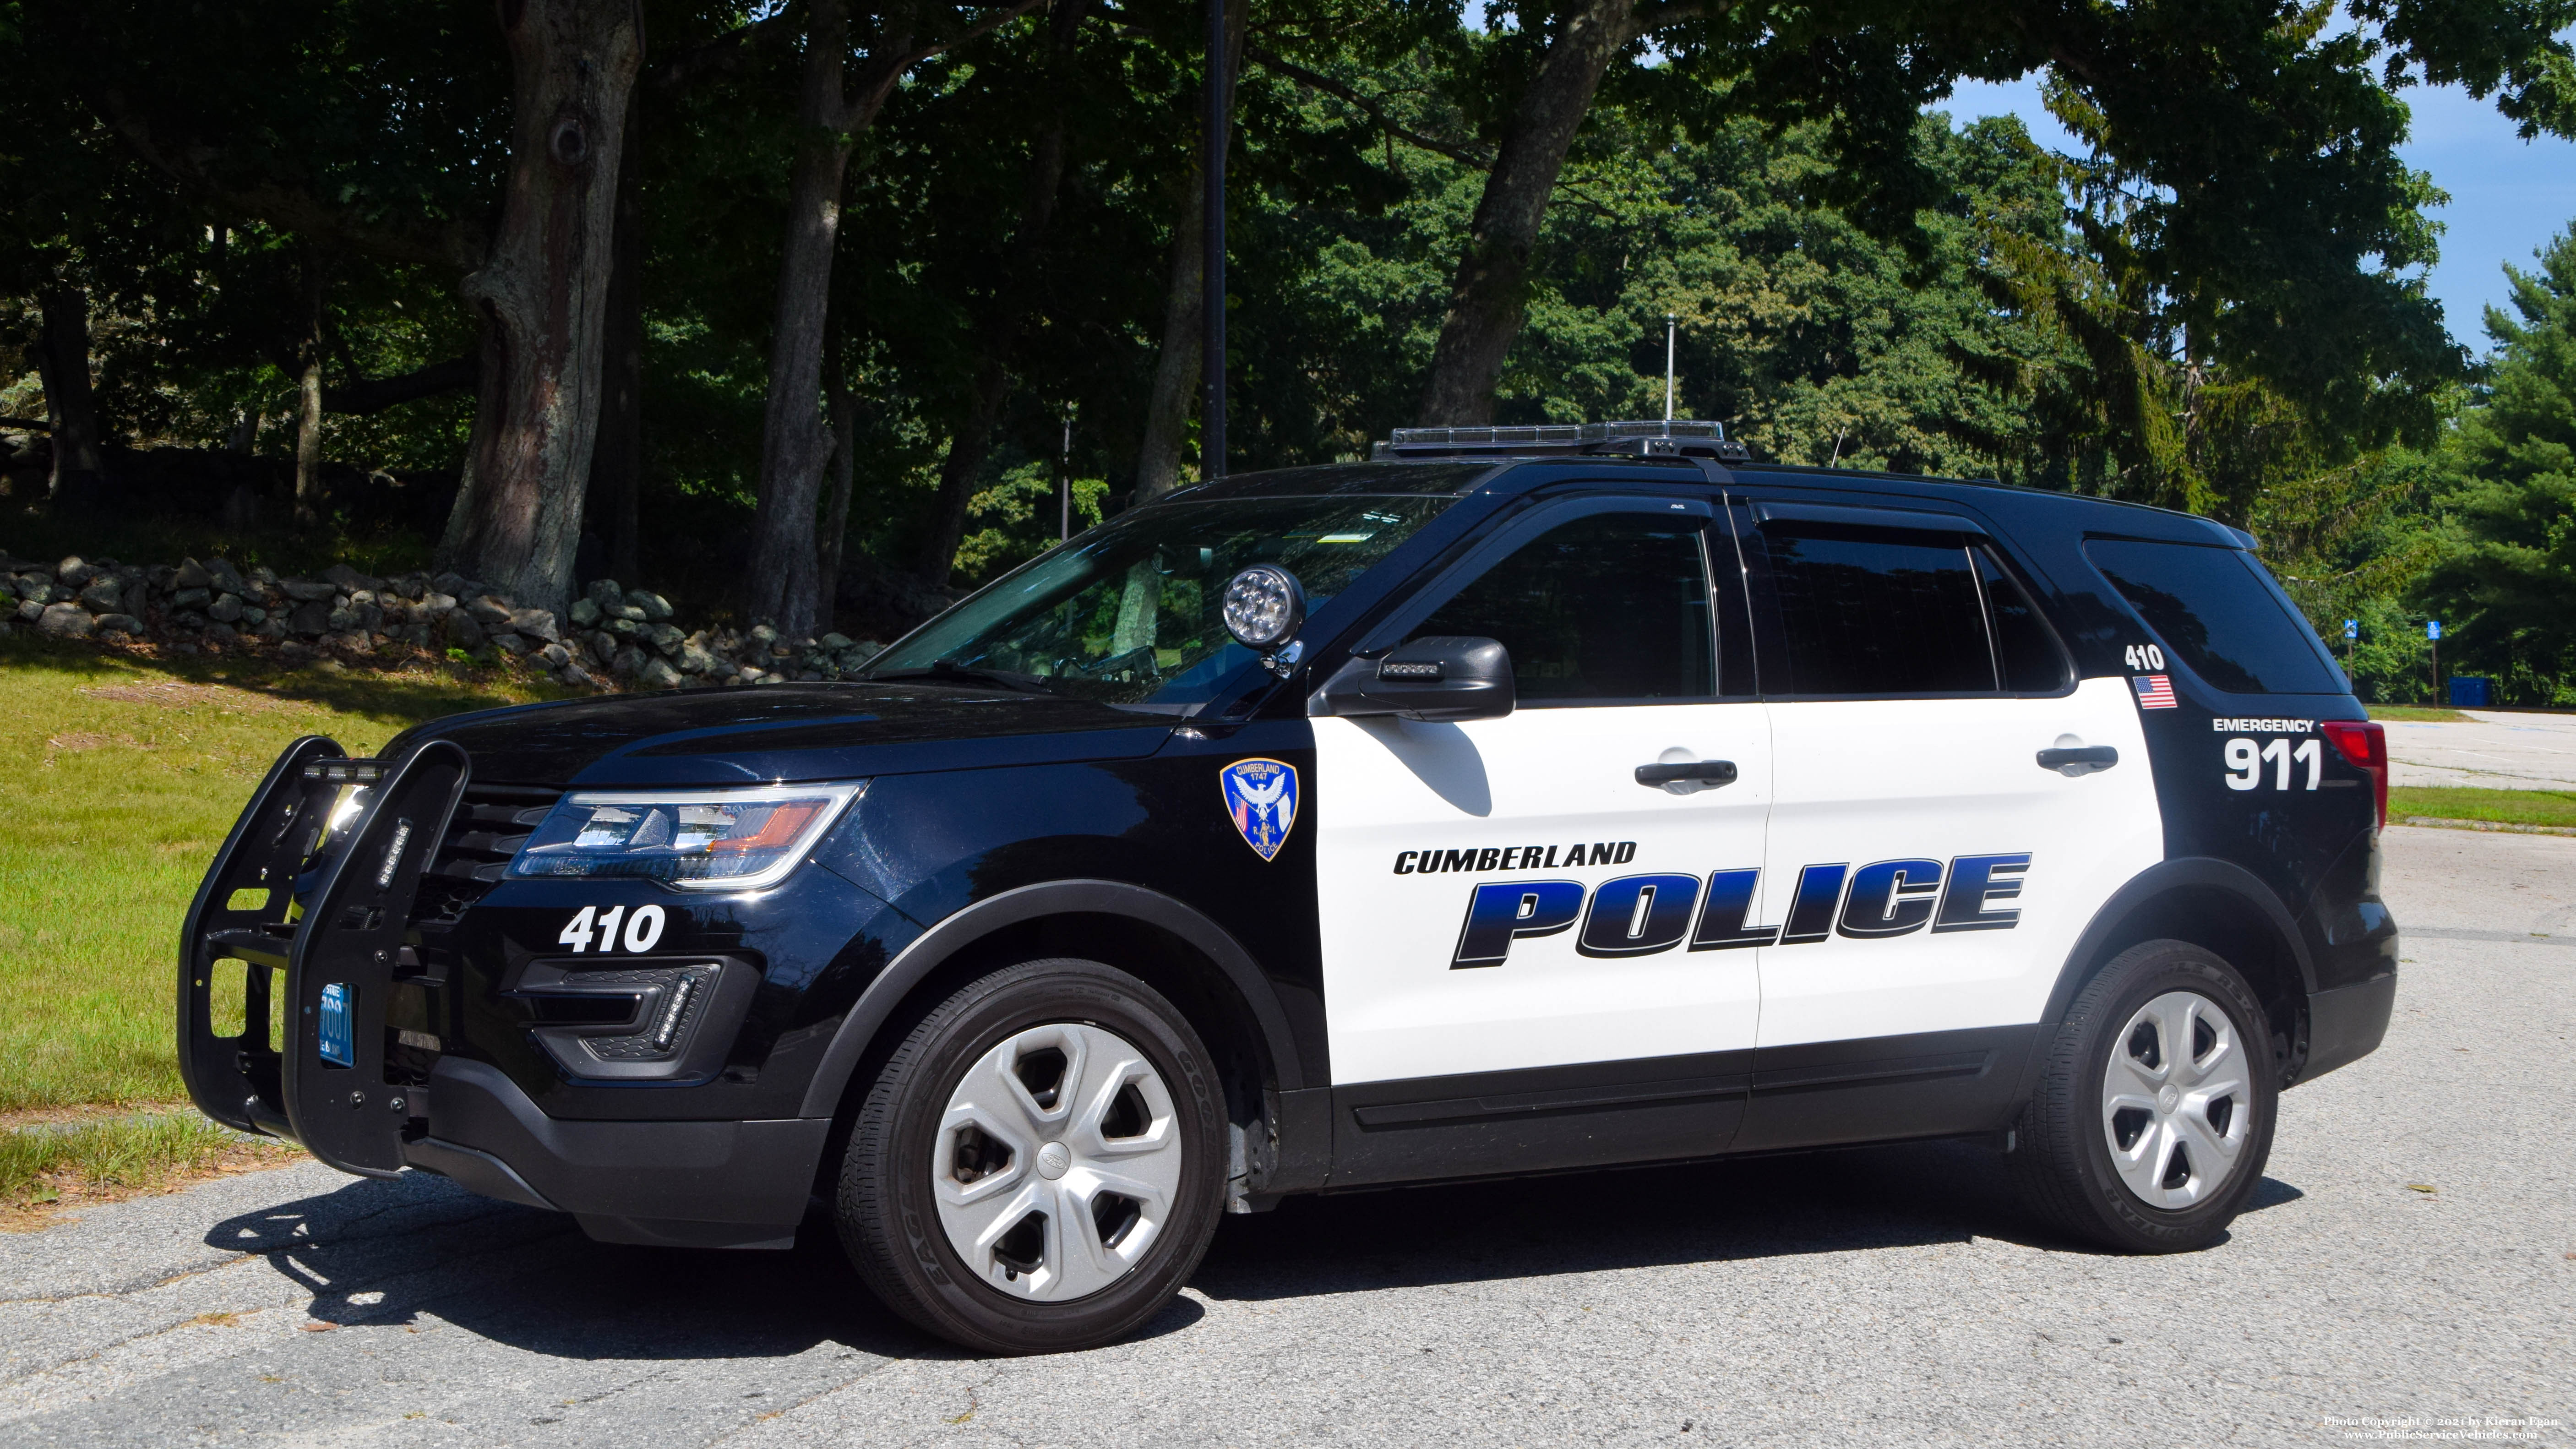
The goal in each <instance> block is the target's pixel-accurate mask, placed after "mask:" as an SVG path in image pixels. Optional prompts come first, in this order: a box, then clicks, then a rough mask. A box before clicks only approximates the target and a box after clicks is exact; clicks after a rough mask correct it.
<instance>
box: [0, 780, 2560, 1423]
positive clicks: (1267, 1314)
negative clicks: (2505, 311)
mask: <svg viewBox="0 0 2576 1449" xmlns="http://www.w3.org/2000/svg"><path fill="white" fill-rule="evenodd" d="M2392 733H2394V731H2392ZM2388 866H2389V869H2388V879H2387V894H2388V896H2389V897H2390V899H2391V901H2392V904H2393V906H2394V908H2395V910H2396V911H2397V913H2398V918H2399V920H2400V921H2401V922H2403V923H2404V924H2405V925H2406V927H2407V928H2408V931H2409V935H2408V942H2407V948H2406V956H2407V960H2408V962H2409V965H2408V967H2407V970H2406V974H2405V975H2404V977H2403V979H2402V981H2401V984H2400V991H2399V997H2398V1013H2397V1018H2396V1021H2395V1024H2394V1025H2393V1026H2392V1028H2391V1031H2390V1034H2389V1038H2388V1042H2387V1045H2386V1046H2385V1047H2384V1048H2383V1049H2382V1050H2381V1051H2380V1052H2379V1053H2378V1054H2377V1055H2375V1056H2372V1057H2370V1058H2368V1059H2366V1060H2365V1061H2363V1062H2362V1063H2360V1064H2359V1065H2357V1066H2355V1067H2352V1068H2350V1069H2347V1070H2346V1071H2344V1072H2341V1073H2338V1074H2335V1075H2333V1076H2329V1077H2327V1078H2324V1079H2322V1080H2321V1081H2319V1082H2317V1083H2316V1084H2314V1085H2312V1086H2309V1087H2304V1088H2302V1089H2300V1090H2298V1091H2295V1092H2292V1093H2290V1094H2289V1095H2287V1096H2286V1097H2285V1098H2283V1102H2282V1123H2281V1129H2280V1134H2279V1143H2278V1146H2277V1147H2276V1149H2275V1151H2274V1153H2273V1157H2272V1162H2271V1167H2270V1173H2269V1178H2268V1180H2267V1181H2266V1182H2265V1184H2264V1185H2263V1188H2262V1190H2261V1191H2260V1193H2259V1194H2258V1195H2257V1197H2256V1199H2255V1204H2254V1209H2253V1210H2252V1211H2251V1212H2249V1213H2247V1214H2246V1215H2245V1216H2244V1217H2243V1218H2241V1219H2240V1220H2239V1221H2238V1223H2237V1225H2236V1228H2235V1230H2234V1233H2233V1235H2232V1237H2231V1239H2230V1240H2229V1241H2227V1242H2225V1243H2223V1244H2222V1245H2220V1246H2219V1247H2217V1248H2214V1249H2212V1250H2210V1251H2207V1252H2203V1253H2197V1254H2191V1255H2186V1256H2180V1257H2172V1258H2117V1257H2108V1256H2103V1255H2099V1254H2096V1253H2092V1252H2088V1251H2084V1250H2080V1249H2076V1248H2072V1247H2070V1246H2068V1245H2066V1244H2064V1243H2062V1242H2059V1241H2056V1240H2054V1239H2051V1238H2048V1237H2046V1236H2044V1235H2041V1234H2039V1233H2037V1232H2035V1231H2034V1230H2032V1229H2030V1228H2029V1227H2027V1226H2026V1225H2025V1224H2024V1223H2023V1222H2022V1220H2021V1219H2020V1217H2019V1216H2018V1215H2017V1214H2016V1212H2015V1211H2014V1209H2013V1207H2012V1205H2011V1203H2010V1200H2009V1199H2008V1198H2007V1197H2006V1196H2005V1195H2004V1193H2003V1192H2002V1190H2001V1184H2000V1183H1999V1181H1998V1180H1997V1173H1996V1171H1995V1160H1994V1159H1993V1158H1992V1157H1991V1156H1989V1155H1988V1154H1987V1153H1986V1152H1985V1151H1984V1150H1983V1149H1980V1148H1976V1147H1971V1146H1965V1145H1956V1144H1935V1145H1917V1146H1907V1147H1896V1148H1881V1149H1871V1150H1867V1151H1858V1152H1846V1153H1835V1154H1821V1155H1813V1156H1806V1157H1795V1158H1782V1159H1773V1160H1766V1161H1753V1162H1742V1163H1734V1164H1722V1165H1714V1166H1694V1167H1680V1168H1661V1169H1652V1170H1641V1171H1629V1172H1609V1173H1592V1174H1584V1175H1579V1176H1571V1177H1562V1178H1555V1179H1549V1180H1544V1181H1539V1182H1520V1183H1503V1184H1497V1185H1492V1186H1470V1187H1444V1188H1437V1189H1428V1190H1420V1191H1412V1192H1395V1193H1377V1194H1370V1195H1365V1196H1354V1197H1347V1198H1336V1199H1323V1200H1313V1199H1309V1200H1301V1201H1292V1202H1290V1203H1289V1204H1287V1205H1286V1206H1284V1207H1282V1208H1281V1209H1280V1210H1279V1211H1277V1212H1275V1213H1272V1214H1269V1215H1266V1216H1258V1217H1251V1218H1233V1219H1229V1220H1227V1222H1226V1224H1225V1226H1224V1229H1223V1230H1222V1232H1221V1233H1220V1234H1219V1236H1218V1239H1217V1242H1216V1246H1215V1249H1214V1251H1213V1252H1212V1253H1211V1254H1210V1256H1209V1258H1208V1261H1207V1264H1206V1266H1205V1267H1204V1268H1203V1269H1202V1270H1201V1271H1200V1273H1199V1275H1198V1277H1197V1279H1196V1280H1195V1282H1194V1283H1193V1285H1192V1287H1191V1289H1190V1290H1189V1292H1188V1293H1187V1294H1186V1295H1185V1296H1184V1298H1183V1299H1182V1300H1181V1301H1180V1302H1179V1303H1178V1304H1176V1305H1175V1306H1174V1307H1173V1308H1172V1310H1171V1311H1170V1312H1168V1313H1167V1314H1165V1315H1164V1317H1163V1318H1162V1319H1161V1320H1159V1321H1158V1322H1157V1323H1156V1324H1155V1325H1154V1327H1153V1330H1152V1331H1151V1332H1150V1333H1149V1334H1148V1335H1146V1336H1145V1337H1143V1338H1142V1339H1140V1340H1138V1341H1134V1342H1130V1343H1126V1344H1122V1345H1119V1346H1116V1347H1113V1348H1109V1349H1105V1350H1101V1351H1098V1352H1094V1353H1088V1354H1079V1355H1070V1356H1064V1357H1058V1358H1047V1359H1023V1360H1003V1361H996V1360H979V1359H975V1358H971V1357H967V1356H965V1355H962V1354H960V1353H958V1352H956V1351H954V1350H951V1349H948V1348H946V1347H944V1346H942V1345H940V1344H937V1343H935V1342H932V1341H930V1340H928V1339H925V1338H923V1337H921V1336H920V1335H918V1334H915V1333H914V1332H912V1331H911V1330H909V1329H907V1328H905V1327H904V1326H903V1325H901V1324H900V1323H898V1322H896V1321H894V1320H892V1319H891V1318H890V1317H889V1316H888V1315H886V1314H885V1313H883V1312H882V1311H880V1310H879V1309H878V1308H877V1307H876V1306H875V1305H874V1303H873V1302H872V1301H871V1300H870V1299H869V1298H868V1297H867V1295H866V1293H865V1291H864V1290H863V1289H862V1288H860V1286H859V1285H858V1283H857V1282H856V1280H855V1279H854V1278H853V1277H852V1276H851V1274H850V1273H849V1271H848V1270H847V1269H846V1268H845V1267H843V1266H842V1263H841V1260H840V1257H839V1253H838V1250H837V1248H836V1247H835V1245H833V1244H832V1243H830V1242H829V1241H825V1240H822V1239H821V1235H817V1234H814V1233H811V1232H809V1234H808V1239H809V1240H808V1241H807V1242H805V1243H804V1244H803V1245H802V1246H801V1247H800V1248H799V1249H798V1250H797V1251H795V1252H794V1253H792V1254H756V1253H755V1254H731V1255H718V1254H689V1253H680V1252H665V1251H658V1250H648V1249H637V1248H618V1247H602V1246H598V1245H595V1244H592V1243H589V1242H588V1241H586V1240H585V1239H583V1238H582V1237H581V1236H580V1235H579V1234H578V1233H576V1232H574V1231H572V1229H571V1226H570V1224H569V1223H568V1222H567V1221H565V1220H564V1219H562V1218H559V1217H556V1216H553V1215H550V1214H545V1213H539V1212H534V1211H529V1210H524V1209H520V1208H516V1207H511V1206H507V1205H504V1204H500V1203H495V1202H490V1201H486V1200H483V1199H479V1198H474V1197H470V1196H467V1195H465V1194H463V1193H461V1192H459V1191H456V1190H455V1189H453V1188H451V1187H449V1186H447V1185H446V1184H445V1183H443V1182H442V1181H440V1180H438V1179H435V1178H429V1177H424V1176H422V1175H420V1174H411V1175H409V1176H407V1177H406V1178H404V1179H403V1180H401V1181H398V1182H361V1181H353V1180H351V1179H348V1178H345V1177H342V1176H341V1175H339V1174H337V1173H334V1172H331V1171H329V1170H327V1169H324V1168H321V1167H318V1166H312V1165H306V1166H301V1167H295V1168H288V1169H282V1170H277V1171H271V1172H263V1173H255V1174H249V1175H246V1176H242V1177H236V1178H232V1179H228V1180H224V1181H221V1182H217V1183H213V1184H210V1185H207V1186H203V1187H200V1188H197V1189H195V1190H193V1191H190V1192H187V1193H183V1194H178V1195H174V1196H169V1197H161V1198H150V1199H143V1200H138V1201H134V1202H129V1203H125V1204H121V1205H116V1206H111V1207H106V1208H100V1209H95V1210H92V1211H91V1212H90V1213H89V1214H88V1215H87V1216H86V1217H85V1218H83V1219H81V1220H79V1221H76V1222H69V1223H65V1224H62V1225H59V1226H56V1227H54V1228H51V1229H49V1230H47V1231H44V1232H41V1233H35V1234H26V1235H19V1236H14V1237H8V1238H0V1344H5V1353H6V1366H5V1370H0V1375H5V1376H4V1377H0V1442H6V1443H11V1444H57V1443H59V1444H108V1443H115V1444H135V1443H195V1442H210V1443H211V1442H220V1443H227V1444H229V1443H256V1442H265V1441H268V1440H272V1439H273V1440H292V1441H294V1442H297V1443H317V1444H319V1443H329V1444H339V1443H357V1442H364V1443H371V1444H372V1443H385V1444H413V1443H419V1444H469V1443H470V1444H531V1445H556V1444H567V1445H570V1444H602V1445H606V1444H617V1445H634V1444H654V1445H668V1444H696V1443H716V1442H723V1443H728V1444H731V1443H741V1444H769V1443H804V1442H828V1443H833V1444H925V1443H930V1444H950V1443H954V1444H959V1445H970V1444H987V1443H991V1444H1003V1443H1011V1444H1121V1445H1126V1444H1257V1443H1270V1442H1279V1441H1288V1440H1298V1441H1315V1442H1335V1443H1354V1444H1370V1445H1381V1446H1383V1445H1396V1444H1406V1443H1415V1442H1436V1443H1463V1444H1543V1443H1576V1442H1581V1443H1631V1442H1646V1441H1657V1442H1679V1443H1691V1442H1698V1441H1700V1440H1702V1439H1709V1440H1714V1441H1716V1442H1726V1443H1781V1444H1793V1443H1794V1444H1812V1443H1841V1442H1852V1443H1977V1444H1985V1443H2045V1442H2114V1441H2116V1442H2120V1443H2124V1444H2164V1443H2172V1444H2201V1443H2211V1442H2230V1443H2264V1444H2309V1443H2328V1442H2355V1441H2367V1440H2371V1439H2383V1440H2384V1439H2386V1438H2388V1437H2390V1436H2391V1434H2392V1433H2399V1434H2402V1433H2406V1432H2408V1431H2409V1430H2413V1431H2417V1432H2419V1433H2420V1434H2421V1435H2422V1436H2426V1437H2439V1436H2450V1437H2457V1435H2458V1432H2459V1430H2460V1425H2459V1424H2457V1423H2456V1422H2453V1423H2445V1422H2444V1421H2446V1420H2448V1421H2457V1420H2460V1419H2463V1418H2466V1419H2468V1420H2470V1421H2471V1422H2472V1424H2474V1425H2475V1426H2476V1431H2477V1432H2479V1433H2481V1434H2485V1433H2488V1432H2491V1431H2490V1428H2489V1426H2487V1425H2486V1424H2485V1422H2484V1421H2486V1420H2488V1419H2491V1418H2492V1419H2501V1420H2530V1419H2534V1418H2538V1419H2543V1420H2549V1421H2553V1422H2552V1423H2550V1424H2547V1425H2543V1426H2541V1427H2540V1428H2538V1429H2537V1430H2530V1431H2526V1430H2524V1429H2521V1428H2516V1427H2514V1426H2511V1425H2504V1426H2497V1428H2496V1430H2494V1432H2499V1433H2501V1434H2502V1435H2503V1436H2505V1437H2504V1438H2503V1442H2540V1443H2553V1444H2556V1443H2569V1442H2576V1435H2571V1433H2570V1431H2569V1430H2568V1428H2567V1427H2566V1421H2568V1420H2569V1419H2571V1418H2576V1114H2571V1113H2570V1112H2569V1110H2568V1108H2569V1104H2570V1103H2571V1102H2576V1066H2571V1060H2576V1058H2571V1037H2576V992H2571V986H2576V839H2565V838H2555V837H2539V836H2515V835H2491V834H2479V833H2473V832H2466V831H2444V830H2408V829H2398V830H2392V831H2391V832H2389V836H2388ZM2386 1420H2400V1421H2410V1422H2406V1423H2398V1424H2394V1425H2391V1424H2386V1423H2378V1422H2364V1421H2386ZM2412 1421H2421V1422H2420V1423H2416V1422H2412ZM2526 1434H2527V1435H2528V1437H2525V1435H2526ZM2487 1442H2496V1441H2495V1440H2493V1439H2490V1440H2487Z"/></svg>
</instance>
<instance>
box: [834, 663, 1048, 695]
mask: <svg viewBox="0 0 2576 1449" xmlns="http://www.w3.org/2000/svg"><path fill="white" fill-rule="evenodd" d="M867 679H868V682H869V683H871V684H890V683H893V682H894V681H896V680H899V679H932V680H938V681H940V682H942V683H949V682H954V683H958V684H995V685H999V686H1001V687H1002V688H1004V689H1016V690H1019V691H1020V692H1021V693H1023V694H1053V693H1055V691H1054V690H1052V689H1049V688H1047V687H1046V686H1045V685H1044V684H1041V683H1040V682H1039V681H1038V676H1036V675H1034V674H1014V673H1011V672H1009V671H1007V670H1001V669H978V668H976V667H975V666H974V665H971V664H959V663H956V662H955V661H953V660H947V659H934V660H932V661H931V663H930V667H929V668H927V669H888V670H885V671H883V672H882V673H875V674H870V675H869V676H867Z"/></svg>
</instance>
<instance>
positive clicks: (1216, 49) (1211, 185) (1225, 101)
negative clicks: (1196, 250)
mask: <svg viewBox="0 0 2576 1449" xmlns="http://www.w3.org/2000/svg"><path fill="white" fill-rule="evenodd" d="M1225 6H1226V0H1207V87H1206V89H1207V116H1206V118H1205V120H1204V122H1203V124H1202V125H1201V128H1200V135H1199V156H1200V158H1201V160H1202V162H1203V163H1204V164H1203V165H1202V166H1201V168H1200V169H1201V172H1202V173H1203V174H1204V175H1205V176H1206V178H1207V196H1206V199H1205V204H1206V207H1207V211H1206V216H1205V224H1204V226H1203V228H1202V230H1203V232H1204V245H1205V247H1206V251H1205V260H1204V261H1203V263H1202V264H1201V277H1202V281H1201V285H1202V286H1203V287H1204V288H1205V289H1206V290H1205V291H1204V292H1203V293H1202V294H1201V299H1200V303H1199V325H1200V329H1201V330H1200V342H1199V391H1200V394H1201V396H1200V399H1199V478H1200V481H1202V482H1205V481H1208V480H1211V479H1216V478H1222V477H1224V476H1225V151H1226V141H1227V139H1228V134H1229V132H1230V131H1231V130H1232V126H1231V124H1230V122H1231V121H1232V118H1233V113H1234V94H1233V91H1234V85H1233V80H1234V78H1233V77H1232V76H1230V75H1228V74H1226V64H1225V52H1226V44H1225Z"/></svg>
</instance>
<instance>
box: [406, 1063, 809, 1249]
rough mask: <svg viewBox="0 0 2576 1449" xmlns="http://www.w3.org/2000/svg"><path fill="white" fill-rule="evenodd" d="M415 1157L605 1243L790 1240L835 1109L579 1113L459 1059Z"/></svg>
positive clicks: (766, 1243)
mask: <svg viewBox="0 0 2576 1449" xmlns="http://www.w3.org/2000/svg"><path fill="white" fill-rule="evenodd" d="M427 1095H428V1098H429V1135H428V1136H426V1137H423V1138H420V1139H418V1140H416V1141H413V1142H410V1143H407V1144H405V1146H404V1149H403V1156H404V1160H405V1161H406V1162H408V1163H409V1164H410V1165H411V1166H413V1167H418V1168H422V1169H425V1170H427V1171H430V1172H435V1173H438V1174H439V1175H441V1176H443V1177H448V1178H452V1179H454V1180H455V1181H456V1182H457V1183H458V1184H459V1185H461V1186H464V1187H466V1188H469V1189H471V1190H473V1191H475V1192H479V1193H481V1194H483V1195H484V1196H486V1197H496V1198H500V1199H502V1200H503V1201H506V1202H516V1203H524V1204H526V1205H528V1206H529V1207H540V1208H552V1209H555V1210H557V1211H561V1212H568V1213H571V1214H573V1216H574V1217H575V1218H576V1219H578V1220H579V1221H580V1223H581V1227H582V1231H584V1232H586V1233H588V1234H589V1235H590V1236H591V1237H593V1238H596V1239H598V1240H599V1241H601V1242H607V1243H652V1244H658V1245H664V1246H671V1247H692V1248H786V1247H791V1246H793V1245H794V1243H795V1238H796V1225H797V1223H798V1222H799V1221H800V1220H802V1219H803V1217H804V1216H805V1207H806V1202H807V1200H808V1198H809V1196H810V1194H811V1192H812V1188H813V1184H814V1173H815V1168H816V1166H817V1165H818V1164H819V1163H820V1162H821V1161H822V1157H823V1141H824V1138H825V1136H826V1135H827V1134H828V1133H829V1132H830V1131H831V1127H832V1123H831V1120H830V1119H829V1118H822V1117H811V1118H806V1117H791V1118H785V1119H781V1120H776V1121H765V1122H573V1121H564V1120H561V1119H558V1118H553V1117H549V1116H547V1115H546V1114H545V1113H544V1112H543V1111H541V1110H539V1109H538V1107H537V1104H536V1103H534V1102H532V1101H530V1100H529V1099H528V1095H527V1094H526V1093H525V1092H523V1091H521V1090H519V1087H518V1084H517V1083H515V1082H513V1081H511V1080H510V1079H509V1078H508V1077H507V1076H505V1075H503V1074H502V1073H501V1072H500V1071H499V1070H498V1069H497V1068H494V1067H492V1066H489V1065H487V1064H485V1063H482V1062H474V1061H466V1060H463V1059H461V1058H457V1057H447V1058H443V1059H441V1060H440V1062H439V1063H438V1065H437V1067H436V1068H435V1069H433V1070H432V1071H431V1073H430V1078H429V1091H428V1094H427Z"/></svg>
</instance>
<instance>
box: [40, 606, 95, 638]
mask: <svg viewBox="0 0 2576 1449" xmlns="http://www.w3.org/2000/svg"><path fill="white" fill-rule="evenodd" d="M97 627H98V622H97V621H96V620H94V619H92V618H90V616H89V613H88V611H87V610H85V609H83V608H81V606H80V605H78V604H48V605H46V606H45V609H44V612H43V613H41V614H38V615H37V616H36V631H37V632H38V633H40V634H51V635H53V636H54V637H55V638H57V639H86V638H88V637H89V636H90V633H91V631H92V630H95V629H96V628H97Z"/></svg>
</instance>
